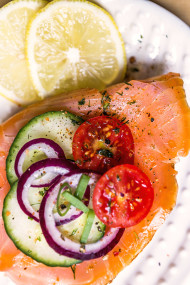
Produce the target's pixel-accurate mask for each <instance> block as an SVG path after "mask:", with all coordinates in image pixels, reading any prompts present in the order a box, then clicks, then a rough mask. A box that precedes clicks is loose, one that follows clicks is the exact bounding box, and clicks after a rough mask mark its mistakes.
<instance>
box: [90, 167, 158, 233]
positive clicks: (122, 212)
mask: <svg viewBox="0 0 190 285" xmlns="http://www.w3.org/2000/svg"><path fill="white" fill-rule="evenodd" d="M153 200H154V190H153V187H152V184H151V182H150V180H149V178H148V177H147V176H146V175H145V174H144V173H143V172H142V171H141V170H140V169H139V168H138V167H136V166H134V165H129V164H124V165H118V166H115V167H113V168H112V169H110V170H108V171H107V172H106V173H105V174H104V175H103V176H102V177H101V178H100V179H99V180H98V182H97V184H96V186H95V189H94V193H93V209H94V211H95V214H96V215H97V216H98V218H99V219H100V220H101V221H102V222H103V223H104V224H106V225H107V226H109V227H121V228H126V227H131V226H134V225H136V224H138V223H139V222H140V221H141V220H143V219H144V218H145V217H146V215H147V214H148V213H149V211H150V208H151V206H152V203H153Z"/></svg>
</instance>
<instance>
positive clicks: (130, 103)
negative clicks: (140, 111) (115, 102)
mask: <svg viewBox="0 0 190 285" xmlns="http://www.w3.org/2000/svg"><path fill="white" fill-rule="evenodd" d="M136 102H137V101H136V100H133V101H129V102H127V104H128V105H133V104H135V103H136Z"/></svg>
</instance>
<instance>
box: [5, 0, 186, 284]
mask: <svg viewBox="0 0 190 285" xmlns="http://www.w3.org/2000/svg"><path fill="white" fill-rule="evenodd" d="M94 2H96V3H98V4H100V5H101V6H103V7H104V8H106V9H107V10H108V11H109V12H110V13H111V14H112V15H113V16H114V18H115V20H116V22H117V24H118V26H119V29H120V31H121V33H122V35H123V38H124V41H125V44H126V52H127V57H128V59H130V57H131V56H134V57H135V58H136V63H133V64H130V62H129V60H128V62H129V64H128V76H129V77H132V78H136V79H140V78H146V77H149V76H154V75H158V74H161V73H166V72H169V71H173V72H179V73H181V76H182V78H183V79H184V83H185V90H186V94H187V97H188V101H189V103H190V68H189V67H190V30H189V27H188V26H187V25H185V24H184V23H183V22H182V21H181V20H179V19H178V18H177V17H175V16H174V15H172V14H171V13H169V12H168V11H166V10H164V9H163V8H161V7H159V6H157V5H155V4H153V3H151V2H149V1H145V0H98V1H94ZM16 110H17V107H16V106H15V105H14V104H12V103H10V102H8V101H7V100H5V99H3V98H0V119H1V121H2V120H5V119H6V118H8V117H9V116H10V115H11V114H12V113H13V112H15V111H16ZM176 169H177V170H179V173H178V177H177V179H178V183H179V194H178V200H177V205H176V207H175V209H174V211H173V212H172V213H171V215H170V216H169V218H168V219H167V221H166V222H165V224H164V225H163V226H162V227H161V228H160V230H159V231H158V232H157V233H156V235H155V236H154V238H153V240H152V241H151V242H150V243H149V245H148V246H147V247H146V248H145V250H144V251H143V252H142V253H141V254H139V256H138V257H137V258H136V259H135V260H134V261H133V262H132V264H131V265H130V266H128V267H126V268H125V269H124V270H123V271H122V272H121V273H120V274H119V275H118V276H117V278H116V279H115V280H114V281H113V283H112V284H113V285H145V284H146V285H189V284H190V273H189V266H190V189H188V187H189V188H190V156H189V157H187V158H185V159H184V158H183V159H181V160H180V162H179V163H178V165H177V166H176ZM0 284H1V285H10V284H13V283H12V282H10V281H9V280H8V279H7V278H5V277H4V275H3V274H2V273H1V274H0Z"/></svg>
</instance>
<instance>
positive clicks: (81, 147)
mask: <svg viewBox="0 0 190 285" xmlns="http://www.w3.org/2000/svg"><path fill="white" fill-rule="evenodd" d="M73 156H74V159H75V161H76V163H77V165H78V166H79V167H80V168H82V169H89V170H93V171H97V172H99V173H104V172H106V171H107V170H108V169H110V168H111V167H113V166H116V165H119V164H125V163H128V164H133V162H134V141H133V136H132V134H131V131H130V129H129V127H128V126H127V125H125V124H124V123H122V122H120V121H119V120H118V119H115V118H111V117H107V116H99V117H94V118H91V119H89V120H88V121H86V122H84V123H83V124H81V125H80V126H79V128H78V129H77V131H76V133H75V135H74V138H73Z"/></svg>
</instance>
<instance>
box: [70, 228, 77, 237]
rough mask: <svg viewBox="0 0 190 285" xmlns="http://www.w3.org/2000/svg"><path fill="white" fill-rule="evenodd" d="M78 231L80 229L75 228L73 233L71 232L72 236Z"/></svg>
mask: <svg viewBox="0 0 190 285" xmlns="http://www.w3.org/2000/svg"><path fill="white" fill-rule="evenodd" d="M77 231H78V229H74V230H73V231H72V233H71V234H70V237H72V236H74V235H75V234H76V232H77Z"/></svg>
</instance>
